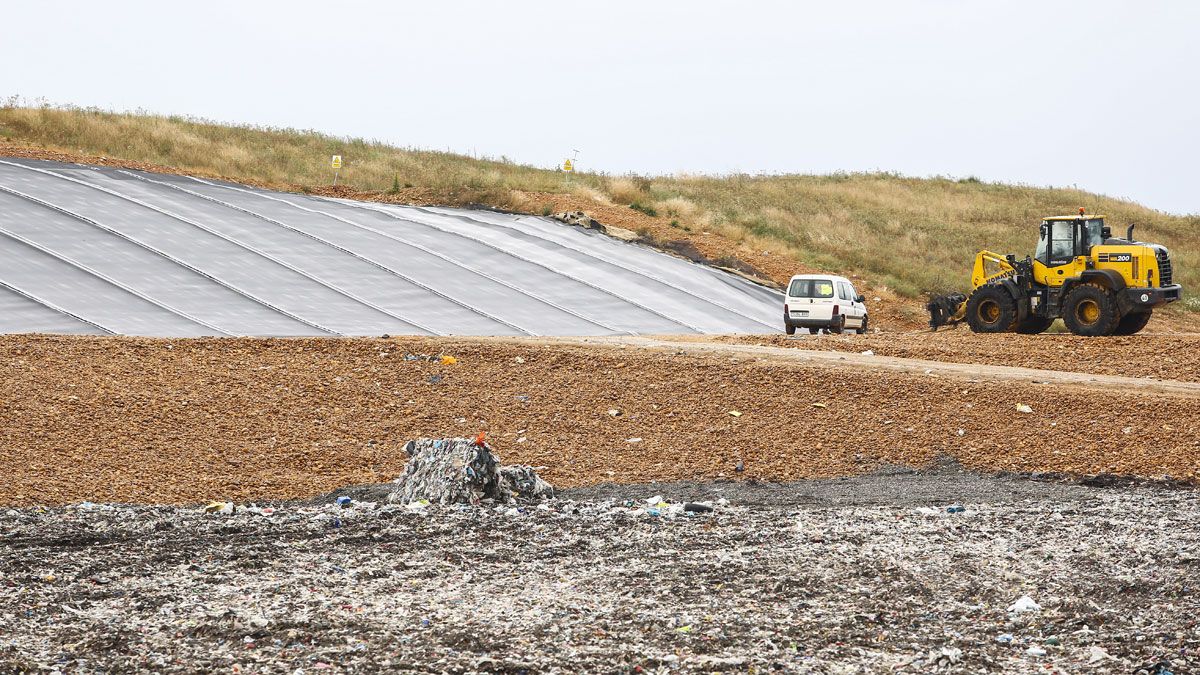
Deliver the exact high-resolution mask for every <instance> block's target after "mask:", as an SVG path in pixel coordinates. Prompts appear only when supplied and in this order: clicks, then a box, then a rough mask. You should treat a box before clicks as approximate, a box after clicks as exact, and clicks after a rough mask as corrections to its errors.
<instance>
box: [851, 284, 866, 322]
mask: <svg viewBox="0 0 1200 675" xmlns="http://www.w3.org/2000/svg"><path fill="white" fill-rule="evenodd" d="M847 285H848V286H849V287H850V299H851V301H853V302H854V312H855V315H856V316H857V317H858V323H857V324H855V325H856V326H858V327H859V328H861V327H862V325H863V320H864V319H866V318H867V305H866V303H863V302H859V301H858V289H857V288H855V287H854V284H847Z"/></svg>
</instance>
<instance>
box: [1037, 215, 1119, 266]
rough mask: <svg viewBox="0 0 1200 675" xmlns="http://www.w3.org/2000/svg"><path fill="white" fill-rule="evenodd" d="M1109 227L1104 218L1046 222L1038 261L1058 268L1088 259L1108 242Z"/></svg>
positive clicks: (1069, 217)
mask: <svg viewBox="0 0 1200 675" xmlns="http://www.w3.org/2000/svg"><path fill="white" fill-rule="evenodd" d="M1107 232H1108V228H1106V227H1105V225H1104V217H1103V216H1086V215H1082V214H1081V215H1078V216H1062V217H1057V218H1047V219H1045V220H1043V221H1042V227H1041V236H1040V237H1039V238H1038V245H1037V253H1035V254H1034V258H1035V259H1037V260H1038V261H1040V262H1041V263H1042V264H1043V265H1045V266H1046V267H1058V266H1059V265H1066V264H1068V263H1070V262H1073V261H1074V260H1075V259H1076V258H1079V257H1082V256H1087V255H1089V254H1090V253H1091V251H1092V247H1093V246H1098V245H1100V244H1103V243H1104V238H1105V236H1106V234H1107Z"/></svg>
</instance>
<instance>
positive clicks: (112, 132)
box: [0, 105, 1200, 310]
mask: <svg viewBox="0 0 1200 675" xmlns="http://www.w3.org/2000/svg"><path fill="white" fill-rule="evenodd" d="M0 138H8V139H10V140H11V141H13V142H16V143H21V144H26V145H36V146H41V147H46V148H49V149H56V150H60V151H64V152H73V153H79V154H86V155H101V156H105V157H111V158H120V159H125V160H132V161H142V162H149V163H154V164H159V165H163V166H168V167H172V168H174V169H177V170H180V171H195V172H201V173H207V174H217V175H221V176H225V177H229V178H233V179H241V180H250V181H257V182H260V183H266V184H271V185H276V186H279V187H285V188H291V189H298V190H304V189H309V190H311V189H312V188H313V187H314V186H320V185H327V184H328V183H329V182H330V181H331V179H332V170H330V168H329V157H330V155H335V154H340V155H342V156H343V157H344V158H345V162H346V164H345V167H344V168H343V169H342V174H341V179H342V180H343V181H345V182H346V183H347V184H349V185H351V186H353V187H354V188H355V189H357V190H360V191H375V192H386V191H388V190H389V188H390V189H391V190H392V191H398V187H397V186H398V185H400V184H401V183H402V184H403V185H405V186H406V187H409V186H413V185H415V186H418V187H421V188H427V189H429V190H431V191H432V194H435V195H438V197H439V198H442V199H445V201H446V202H447V203H472V202H473V203H484V204H490V205H493V206H497V207H501V208H508V209H514V210H523V211H526V212H534V213H536V212H541V213H547V212H548V211H549V209H550V207H549V206H547V205H546V204H547V201H549V200H548V198H547V197H546V195H547V194H569V195H572V196H574V197H578V198H584V199H587V200H591V201H594V202H598V203H601V204H618V205H625V206H629V207H630V208H632V209H635V210H637V211H639V212H641V213H643V214H645V215H646V217H652V218H653V217H662V218H665V219H669V220H664V221H663V225H664V226H665V225H667V223H668V222H673V223H678V225H679V226H680V229H683V230H685V231H692V230H694V231H696V232H697V233H700V232H711V233H714V234H717V235H721V236H724V237H726V238H728V239H730V240H732V241H733V242H735V243H736V244H739V245H742V246H744V247H746V249H747V250H751V251H755V252H762V251H770V252H771V255H781V256H784V257H785V259H787V258H790V259H793V260H796V261H798V262H799V263H801V264H803V265H804V266H806V267H810V268H820V269H826V270H829V271H836V272H843V273H851V272H853V273H858V274H860V275H863V276H865V277H867V278H868V279H870V280H872V281H873V282H874V283H876V284H880V285H885V286H888V287H891V288H893V289H895V290H896V291H897V292H899V293H900V294H902V295H906V296H909V297H917V296H919V295H920V294H921V293H922V292H924V291H933V290H936V291H942V290H948V289H951V288H958V289H962V288H964V287H965V286H966V285H967V284H968V277H969V275H970V266H971V263H972V261H973V259H974V254H975V252H976V251H977V250H978V249H980V248H984V247H986V248H989V249H992V250H995V251H1001V252H1013V253H1018V254H1021V255H1024V254H1026V253H1032V251H1033V247H1034V244H1035V240H1036V237H1037V224H1038V222H1039V221H1040V219H1041V218H1042V217H1043V216H1048V215H1061V214H1070V213H1074V212H1075V210H1076V209H1077V208H1078V207H1080V206H1083V207H1085V208H1087V210H1088V211H1089V212H1091V213H1104V214H1107V215H1108V216H1109V223H1110V224H1111V225H1112V226H1113V230H1114V231H1116V232H1123V231H1124V229H1125V226H1126V225H1127V224H1128V223H1130V222H1136V223H1137V224H1138V234H1139V235H1140V236H1141V237H1142V238H1144V239H1146V240H1149V241H1155V242H1159V243H1162V244H1165V245H1166V246H1168V247H1169V248H1171V250H1172V253H1173V257H1174V261H1175V269H1176V278H1177V280H1178V281H1180V282H1181V283H1183V284H1185V285H1187V286H1190V287H1191V288H1196V287H1197V285H1200V216H1197V215H1192V216H1171V215H1166V214H1163V213H1160V212H1158V211H1154V210H1152V209H1148V208H1146V207H1143V206H1140V205H1138V204H1134V203H1131V202H1128V201H1124V200H1119V199H1113V198H1110V197H1104V196H1100V195H1095V194H1089V193H1087V192H1083V191H1080V190H1071V189H1051V188H1039V187H1030V186H1022V185H1003V184H996V183H986V182H982V181H980V180H979V179H978V178H975V177H967V178H963V179H953V178H933V179H922V178H908V177H904V176H899V175H894V174H885V173H869V174H847V173H837V174H832V175H825V176H814V175H781V176H747V175H733V176H724V177H717V176H656V177H644V176H608V175H604V174H594V173H576V174H572V175H570V176H569V177H568V176H567V175H565V174H563V173H561V172H559V171H557V170H555V169H540V168H536V167H532V166H524V165H520V164H514V163H512V162H511V161H508V160H507V159H504V158H502V159H500V160H492V159H472V158H469V157H464V156H461V155H455V154H451V153H445V152H432V151H427V150H414V149H406V148H397V147H393V146H389V145H386V144H383V143H379V142H375V141H366V140H362V139H354V138H338V137H334V136H329V135H326V134H321V133H317V132H313V131H299V130H293V129H271V128H261V127H247V126H229V125H222V124H216V123H212V122H206V121H203V120H195V119H188V118H182V117H160V116H151V115H137V114H117V113H111V112H105V111H99V110H82V109H74V108H53V107H40V108H36V107H35V108H30V107H19V106H16V105H8V106H0ZM529 193H542V194H541V195H538V194H533V195H531V194H529ZM659 214H662V215H661V216H659ZM1180 304H1186V305H1187V306H1188V307H1189V308H1191V309H1193V310H1200V302H1197V301H1196V300H1189V301H1188V302H1187V303H1180Z"/></svg>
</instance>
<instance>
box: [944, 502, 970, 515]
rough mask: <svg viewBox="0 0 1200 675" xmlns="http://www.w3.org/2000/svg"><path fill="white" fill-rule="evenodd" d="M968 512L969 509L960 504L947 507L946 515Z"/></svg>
mask: <svg viewBox="0 0 1200 675" xmlns="http://www.w3.org/2000/svg"><path fill="white" fill-rule="evenodd" d="M966 510H967V507H965V506H962V505H959V504H954V505H953V506H947V507H946V513H962V512H964V511H966Z"/></svg>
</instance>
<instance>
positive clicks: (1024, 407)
mask: <svg viewBox="0 0 1200 675" xmlns="http://www.w3.org/2000/svg"><path fill="white" fill-rule="evenodd" d="M1017 412H1019V413H1025V414H1029V413H1031V412H1033V408H1030V407H1029V406H1027V405H1025V404H1024V403H1018V404H1017Z"/></svg>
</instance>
